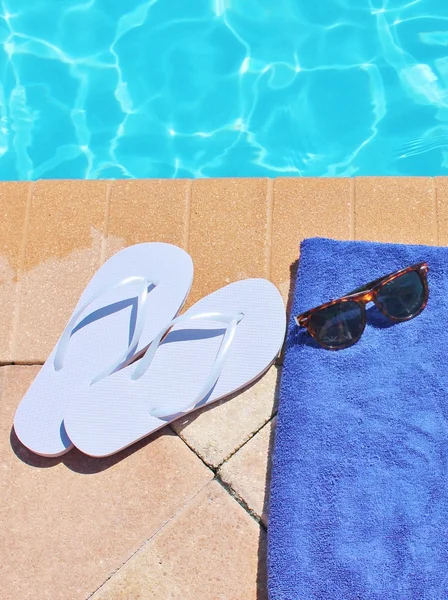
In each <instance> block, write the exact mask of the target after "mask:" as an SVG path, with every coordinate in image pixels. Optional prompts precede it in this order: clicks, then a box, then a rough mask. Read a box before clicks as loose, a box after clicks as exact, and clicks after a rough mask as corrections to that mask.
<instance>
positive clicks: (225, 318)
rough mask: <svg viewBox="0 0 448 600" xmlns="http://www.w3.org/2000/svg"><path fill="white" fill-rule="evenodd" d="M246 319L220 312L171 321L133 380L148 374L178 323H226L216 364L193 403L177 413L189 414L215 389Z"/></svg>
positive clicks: (155, 412) (159, 413)
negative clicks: (239, 329) (162, 344)
mask: <svg viewBox="0 0 448 600" xmlns="http://www.w3.org/2000/svg"><path fill="white" fill-rule="evenodd" d="M243 317H244V315H243V313H232V314H230V313H220V312H209V313H198V314H196V315H188V314H186V315H181V316H180V317H177V318H175V319H173V321H171V323H170V324H169V325H168V326H167V327H164V328H163V329H162V330H161V331H160V333H159V334H158V335H157V336H156V337H155V338H154V340H153V342H152V343H151V345H150V347H149V348H148V350H147V351H146V354H145V355H144V356H143V358H142V359H141V360H140V361H139V362H138V364H137V367H136V369H135V370H134V372H133V373H132V375H131V379H133V380H136V379H140V377H141V376H142V375H143V374H144V373H145V372H146V370H147V369H148V367H149V365H150V364H151V362H152V360H153V358H154V356H155V353H156V352H157V349H158V348H159V345H160V343H161V341H162V339H163V338H164V337H165V336H166V334H167V333H168V332H169V331H170V329H172V327H174V325H177V324H178V323H182V322H186V321H190V322H191V321H204V320H205V321H213V322H215V323H216V322H218V323H224V324H225V325H226V326H227V327H226V332H225V334H224V336H223V338H222V341H221V345H220V347H219V350H218V354H217V355H216V359H215V362H214V363H213V366H212V368H211V370H210V372H209V374H208V376H207V378H206V380H205V382H204V384H203V386H202V388H201V390H200V392H199V394H198V395H197V396H196V398H195V400H194V402H193V403H189V404H188V406H185V407H182V408H181V409H180V410H177V411H176V412H187V411H190V410H192V409H193V408H194V407H195V406H197V404H198V403H199V402H201V400H203V399H204V398H206V397H207V396H208V394H209V393H210V392H211V391H212V389H213V388H214V387H215V385H216V382H217V381H218V379H219V376H220V375H221V372H222V369H223V367H224V363H225V361H226V358H227V356H228V354H229V350H230V347H231V345H232V342H233V340H234V338H235V333H236V330H237V326H238V323H239V322H240V321H241V319H242V318H243ZM172 413H173V411H171V410H169V409H166V408H154V409H152V410H151V411H150V414H151V415H152V416H154V417H158V418H163V417H166V416H168V415H171V414H172Z"/></svg>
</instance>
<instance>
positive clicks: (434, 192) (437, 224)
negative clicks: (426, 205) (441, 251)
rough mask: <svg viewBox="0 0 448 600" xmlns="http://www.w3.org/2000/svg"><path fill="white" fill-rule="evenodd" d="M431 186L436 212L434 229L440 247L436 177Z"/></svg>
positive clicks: (432, 179)
mask: <svg viewBox="0 0 448 600" xmlns="http://www.w3.org/2000/svg"><path fill="white" fill-rule="evenodd" d="M431 185H432V190H431V191H432V204H433V211H434V220H435V223H434V229H435V241H436V245H437V246H439V245H440V242H439V240H440V225H439V202H438V194H437V190H438V186H437V180H436V178H435V177H432V178H431Z"/></svg>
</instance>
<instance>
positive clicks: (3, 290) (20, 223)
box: [0, 181, 31, 362]
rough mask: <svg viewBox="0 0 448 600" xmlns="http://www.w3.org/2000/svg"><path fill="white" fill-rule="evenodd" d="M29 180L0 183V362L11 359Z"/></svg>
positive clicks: (29, 186)
mask: <svg viewBox="0 0 448 600" xmlns="http://www.w3.org/2000/svg"><path fill="white" fill-rule="evenodd" d="M30 188H31V184H30V183H17V182H6V181H4V182H1V183H0V307H1V319H0V362H10V361H11V360H12V354H11V342H12V329H13V319H14V314H15V298H16V282H17V275H18V273H19V269H20V261H21V256H22V249H23V240H24V233H25V216H26V206H27V199H28V195H29V191H30Z"/></svg>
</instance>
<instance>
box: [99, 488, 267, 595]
mask: <svg viewBox="0 0 448 600" xmlns="http://www.w3.org/2000/svg"><path fill="white" fill-rule="evenodd" d="M264 569H265V534H264V532H263V531H262V530H260V528H259V526H258V525H257V523H256V522H255V521H254V520H253V519H252V518H251V517H250V516H249V515H248V514H247V512H245V511H244V509H243V508H241V506H240V505H239V504H238V503H237V502H236V501H235V500H234V499H233V498H232V497H231V496H229V494H228V493H227V492H226V491H225V490H223V488H222V487H221V486H220V485H219V484H218V483H217V482H212V483H210V484H209V485H208V486H207V487H206V488H205V489H204V490H202V492H200V493H199V494H198V495H197V496H196V497H195V498H194V499H193V500H192V501H191V502H190V503H189V504H188V506H187V507H185V508H184V509H183V510H182V511H181V512H180V513H179V514H178V515H177V516H176V517H175V518H174V519H173V520H172V521H170V522H169V523H168V524H167V525H166V526H165V527H164V528H163V529H162V530H161V531H159V532H158V533H157V535H155V536H154V538H152V539H151V540H149V542H148V543H147V544H146V545H145V546H144V547H143V548H142V549H141V550H140V551H139V552H138V553H137V554H136V555H135V556H133V557H132V558H131V560H130V561H129V562H128V563H127V564H126V565H125V566H124V567H123V568H122V569H121V570H120V571H119V572H118V573H117V574H116V575H115V576H114V577H112V579H110V580H109V581H108V582H107V583H106V584H105V585H104V586H103V587H102V588H101V589H100V590H99V591H98V592H97V593H96V594H94V596H93V597H92V600H124V599H126V600H128V599H129V600H156V599H157V600H265V599H266V598H267V596H266V589H265V581H266V575H265V572H264Z"/></svg>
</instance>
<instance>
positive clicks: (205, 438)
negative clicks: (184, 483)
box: [173, 366, 279, 468]
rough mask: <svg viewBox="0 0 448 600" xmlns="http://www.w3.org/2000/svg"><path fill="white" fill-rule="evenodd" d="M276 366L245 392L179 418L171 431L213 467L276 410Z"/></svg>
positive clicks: (277, 369)
mask: <svg viewBox="0 0 448 600" xmlns="http://www.w3.org/2000/svg"><path fill="white" fill-rule="evenodd" d="M278 382H279V367H276V366H272V367H271V368H270V369H269V371H268V372H267V373H266V375H265V376H264V377H262V378H261V379H260V380H258V381H257V382H256V383H255V384H254V385H252V386H250V387H249V388H248V389H246V391H244V392H242V393H239V394H235V395H234V396H232V397H230V398H229V399H228V400H224V401H222V402H217V403H216V404H212V405H210V406H208V407H205V408H204V409H201V410H198V411H195V412H194V413H192V414H190V415H187V416H186V417H183V418H182V419H179V420H178V421H176V422H175V423H173V429H174V430H175V431H176V432H177V433H178V434H179V435H180V436H181V437H182V438H183V439H184V440H185V441H186V442H187V444H188V445H189V446H190V448H192V449H193V450H194V451H195V452H196V453H197V454H198V455H199V456H200V457H201V458H202V459H203V460H204V461H205V462H206V463H207V464H208V465H210V466H212V467H214V468H216V467H218V466H219V465H220V464H222V463H223V462H224V460H226V459H227V458H228V457H229V456H230V455H231V454H232V453H233V452H235V450H236V449H237V448H239V447H240V446H242V445H243V444H244V443H245V442H246V441H247V440H248V439H249V438H250V437H251V436H252V435H253V433H254V432H256V431H258V430H259V429H260V428H261V427H262V426H263V425H264V424H265V423H266V422H267V421H269V419H270V418H271V417H272V415H273V414H274V412H275V410H276V400H277V386H278Z"/></svg>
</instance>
